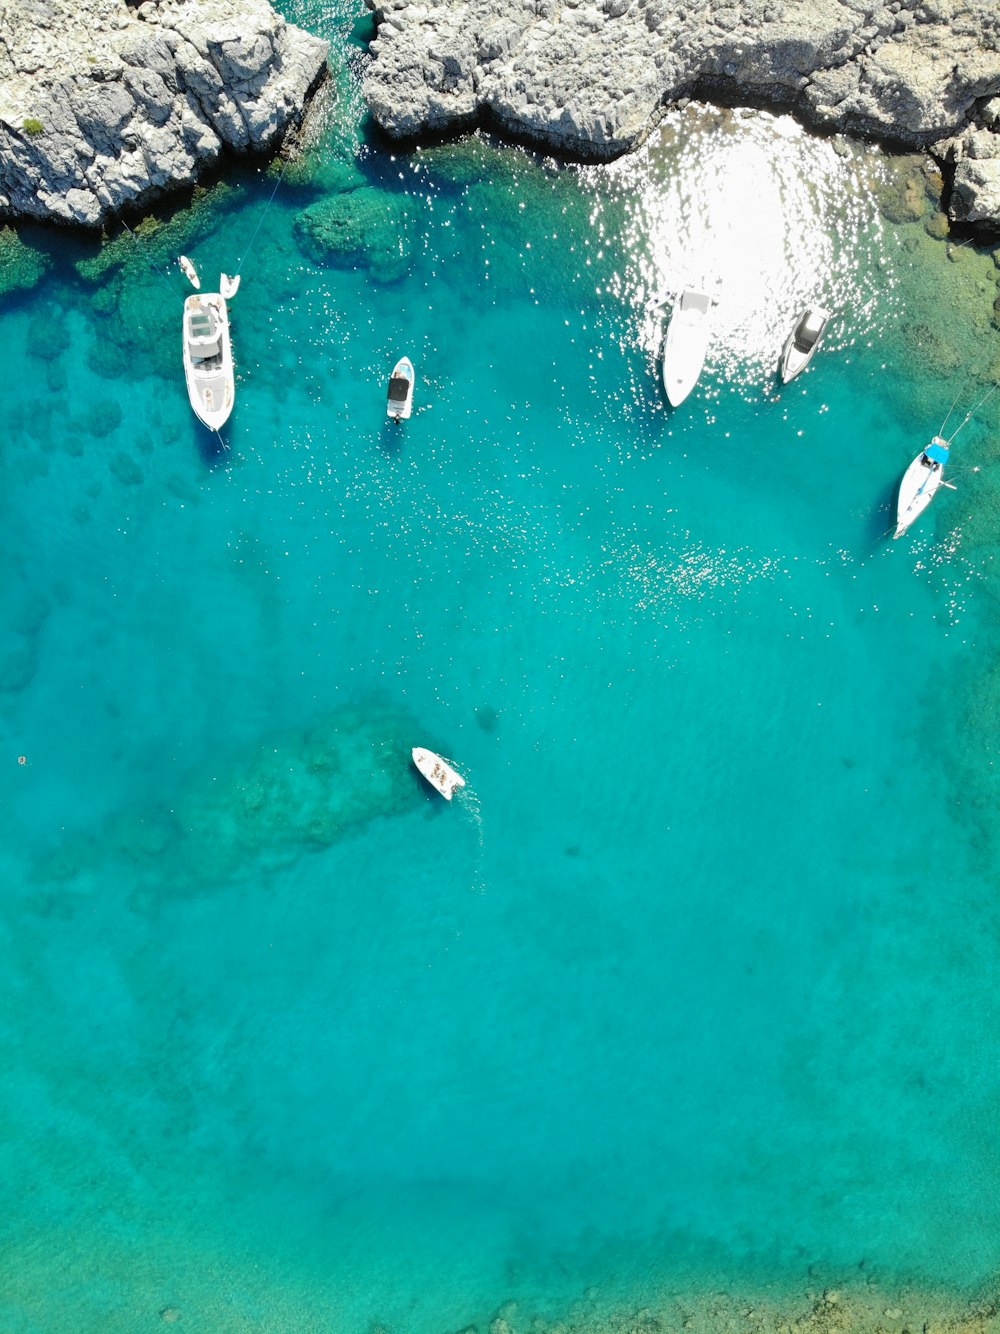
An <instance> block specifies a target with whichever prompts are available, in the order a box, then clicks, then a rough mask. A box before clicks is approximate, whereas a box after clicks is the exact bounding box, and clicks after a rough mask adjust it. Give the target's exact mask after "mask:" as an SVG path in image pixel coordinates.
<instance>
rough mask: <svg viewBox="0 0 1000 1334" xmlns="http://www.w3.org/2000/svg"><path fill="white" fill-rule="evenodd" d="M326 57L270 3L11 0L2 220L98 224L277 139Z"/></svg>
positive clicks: (5, 1) (0, 31)
mask: <svg viewBox="0 0 1000 1334" xmlns="http://www.w3.org/2000/svg"><path fill="white" fill-rule="evenodd" d="M326 56H327V43H326V42H324V41H321V40H320V39H319V38H317V37H313V36H311V35H310V34H309V33H306V32H303V31H301V29H298V28H296V27H294V26H293V25H292V24H289V23H286V22H285V20H284V19H283V18H282V17H281V16H280V15H279V14H277V13H276V12H275V11H274V10H273V9H272V8H271V6H270V4H269V3H268V2H267V0H144V2H143V3H141V4H139V5H138V7H135V6H134V5H132V4H127V3H126V0H32V2H31V3H25V4H21V3H17V0H0V218H3V217H7V218H34V219H39V220H44V221H48V222H60V223H72V224H77V225H82V226H85V227H98V226H100V225H101V224H102V223H104V222H105V221H107V220H108V219H109V218H111V217H113V216H115V215H116V214H118V213H120V212H122V211H123V210H125V209H128V208H133V207H136V206H140V205H143V204H145V203H147V202H148V201H150V200H151V199H153V198H154V197H156V196H157V195H159V194H162V193H164V192H166V191H168V190H170V189H173V188H175V187H177V186H182V185H188V184H191V183H193V182H194V181H195V180H196V179H197V176H198V174H199V173H200V171H201V170H202V169H203V168H204V167H206V166H207V165H208V164H210V163H211V162H214V161H215V159H216V158H218V156H219V155H220V153H222V152H223V150H225V149H229V150H233V151H236V152H249V151H257V150H265V149H268V148H271V147H273V146H275V145H276V144H277V143H279V142H280V140H281V139H282V137H283V136H284V134H285V133H286V132H287V131H288V129H289V128H290V127H291V126H292V125H294V124H295V123H296V122H297V121H298V120H299V119H300V117H301V115H302V111H303V108H304V106H305V105H306V102H307V100H308V98H309V95H310V93H311V91H312V90H313V89H314V88H315V87H316V86H317V85H318V84H319V82H320V81H321V80H322V78H323V76H324V74H325V72H326Z"/></svg>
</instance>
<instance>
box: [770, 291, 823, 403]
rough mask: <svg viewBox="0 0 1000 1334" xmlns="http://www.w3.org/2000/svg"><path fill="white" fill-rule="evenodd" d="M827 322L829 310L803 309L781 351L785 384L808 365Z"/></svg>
mask: <svg viewBox="0 0 1000 1334" xmlns="http://www.w3.org/2000/svg"><path fill="white" fill-rule="evenodd" d="M829 322H830V312H829V311H828V310H824V309H823V307H822V306H811V307H810V308H809V309H808V310H806V311H803V313H802V315H801V316H800V317H799V321H798V323H797V324H796V326H795V328H794V329H793V330H792V332H791V333H790V334H789V335H788V337H787V339H786V340H785V346H784V349H783V350H782V353H781V378H782V380H783V381H784V383H785V384H788V382H789V380H794V379H795V377H796V375H798V374H799V373H800V372H801V371H804V370H805V368H806V367H807V366H808V365H809V363H810V361H811V360H812V355H813V353H814V352H815V351H816V349H817V347H819V342H820V339H821V338H822V337H823V334H824V332H825V330H826V326H827V324H828V323H829Z"/></svg>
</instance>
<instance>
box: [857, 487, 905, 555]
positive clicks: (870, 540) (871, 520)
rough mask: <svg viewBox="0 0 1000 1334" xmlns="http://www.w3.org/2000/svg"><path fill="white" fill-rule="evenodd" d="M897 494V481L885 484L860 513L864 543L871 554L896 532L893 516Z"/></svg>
mask: <svg viewBox="0 0 1000 1334" xmlns="http://www.w3.org/2000/svg"><path fill="white" fill-rule="evenodd" d="M898 494H899V482H898V481H897V480H893V481H890V482H887V483H886V484H885V486H884V487H883V488H882V491H881V493H880V494H879V495H877V496H875V498H874V499H873V500H872V503H871V504H870V505H868V506H866V507H865V509H864V510H862V511H861V513H862V517H863V518H864V519H865V532H864V539H865V543H866V545H867V546H868V547H869V549H870V550H871V551H872V552H875V551H877V550H878V548H879V547H881V546H884V545H885V543H886V542H887V541H889V540H890V539H891V538H892V535H893V533H894V532H895V531H896V521H895V519H894V517H893V515H894V514H895V510H896V497H897V495H898Z"/></svg>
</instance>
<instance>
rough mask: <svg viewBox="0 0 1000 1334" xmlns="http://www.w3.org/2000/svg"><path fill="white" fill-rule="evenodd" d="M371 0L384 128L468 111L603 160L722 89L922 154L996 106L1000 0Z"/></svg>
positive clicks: (728, 96)
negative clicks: (675, 110)
mask: <svg viewBox="0 0 1000 1334" xmlns="http://www.w3.org/2000/svg"><path fill="white" fill-rule="evenodd" d="M368 4H369V6H370V8H372V10H373V11H374V14H375V18H376V22H377V32H376V37H375V40H374V41H373V42H372V44H371V51H372V55H373V57H374V60H373V62H372V64H371V66H370V67H369V70H368V72H367V74H366V78H365V85H364V91H365V97H366V100H367V102H368V105H369V107H370V108H371V110H372V113H373V115H374V116H375V119H376V120H377V121H378V123H379V124H380V125H381V126H382V128H383V129H384V130H386V131H387V133H389V134H390V135H393V136H396V137H404V136H413V135H418V134H422V133H424V132H425V131H428V130H430V131H435V132H437V131H441V130H446V129H450V128H455V127H458V126H462V125H465V124H470V123H472V122H473V121H476V120H480V119H481V120H484V121H485V122H486V123H487V124H489V123H493V124H496V125H499V126H500V127H501V128H502V129H504V130H506V131H507V132H509V133H512V134H515V135H519V136H522V137H525V138H527V139H529V140H533V141H535V142H538V143H541V144H543V145H547V146H551V147H553V148H555V149H556V150H557V151H560V152H562V153H568V154H574V155H580V156H583V157H587V158H598V159H600V158H611V157H615V156H618V155H619V154H621V153H622V152H624V151H626V150H627V149H629V148H631V147H633V146H635V145H636V144H637V143H638V142H640V141H641V139H642V138H643V137H644V136H645V135H646V134H647V133H648V131H649V130H650V128H651V127H652V126H653V125H654V124H655V123H656V117H657V111H658V109H659V108H660V107H661V106H662V105H664V104H665V103H670V102H677V101H679V100H681V99H683V98H685V97H692V96H701V97H708V98H709V99H711V98H712V97H713V96H715V97H718V96H722V97H724V98H725V100H727V101H741V100H742V101H747V102H752V103H759V102H760V101H762V100H763V101H769V102H771V103H773V104H775V105H776V106H777V107H781V108H783V109H786V110H792V111H795V112H797V113H798V114H799V115H800V116H801V117H802V118H803V119H804V120H806V121H807V122H809V123H812V124H816V125H821V126H824V127H828V128H835V129H840V130H845V131H848V132H851V133H855V134H862V135H870V136H874V137H876V138H879V139H881V140H883V141H886V142H888V143H891V144H894V145H908V146H910V147H913V148H926V147H929V146H930V145H932V144H933V143H935V142H936V141H938V140H941V139H946V138H949V137H953V136H956V135H959V134H961V133H964V131H965V130H966V129H967V128H968V127H969V126H970V125H971V124H973V123H976V124H979V125H980V126H981V127H982V128H989V127H990V126H992V125H993V124H994V123H995V122H996V120H997V116H998V114H1000V98H998V94H1000V6H998V5H994V4H989V3H985V0H866V3H864V4H861V3H858V0H796V3H795V4H788V3H779V0H714V2H713V0H690V2H685V0H368ZM977 117H979V120H978V121H977V120H976V118H977Z"/></svg>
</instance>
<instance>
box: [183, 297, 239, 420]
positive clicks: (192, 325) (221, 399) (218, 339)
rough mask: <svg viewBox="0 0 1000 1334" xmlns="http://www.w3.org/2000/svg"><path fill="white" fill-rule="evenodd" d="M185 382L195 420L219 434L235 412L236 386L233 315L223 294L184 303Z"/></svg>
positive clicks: (195, 298) (190, 299)
mask: <svg viewBox="0 0 1000 1334" xmlns="http://www.w3.org/2000/svg"><path fill="white" fill-rule="evenodd" d="M182 342H183V352H184V378H185V380H186V382H187V391H188V398H189V399H190V401H191V407H192V408H193V409H194V413H195V416H196V417H197V418H198V420H199V421H200V422H203V423H204V425H205V426H207V427H208V428H209V430H211V431H217V430H219V428H220V427H221V426H223V425H224V424H225V422H226V421H227V420H228V418H229V414H230V413H231V412H232V410H233V401H234V398H235V383H234V376H233V352H232V346H231V343H230V338H229V312H228V310H227V308H226V302H225V298H224V297H223V296H222V294H221V293H220V292H202V293H200V294H199V295H197V296H189V297H188V298H187V299H186V301H185V302H184V325H183V338H182Z"/></svg>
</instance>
